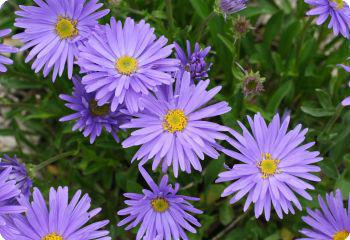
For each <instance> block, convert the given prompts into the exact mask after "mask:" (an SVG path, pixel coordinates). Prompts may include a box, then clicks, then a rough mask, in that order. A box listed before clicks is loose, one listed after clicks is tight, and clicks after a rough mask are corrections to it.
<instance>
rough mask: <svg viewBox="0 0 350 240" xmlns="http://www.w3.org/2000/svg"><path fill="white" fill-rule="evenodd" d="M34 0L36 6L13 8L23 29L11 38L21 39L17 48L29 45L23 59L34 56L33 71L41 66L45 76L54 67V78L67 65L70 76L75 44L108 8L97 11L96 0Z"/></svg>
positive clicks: (60, 73)
mask: <svg viewBox="0 0 350 240" xmlns="http://www.w3.org/2000/svg"><path fill="white" fill-rule="evenodd" d="M34 1H35V3H36V4H37V5H36V6H20V9H21V10H19V11H16V15H17V16H18V17H17V18H16V22H15V26H16V27H19V28H24V29H25V31H24V32H23V33H19V34H17V35H15V36H14V37H13V38H15V39H19V40H21V41H22V42H23V43H24V46H23V47H22V48H21V49H20V50H22V51H23V50H26V49H31V50H30V52H29V54H28V56H27V58H26V60H25V61H26V62H29V61H31V60H32V59H34V58H35V60H34V62H33V65H32V69H34V70H35V72H36V73H38V72H39V71H41V69H43V73H44V76H45V77H46V76H47V75H48V74H49V73H50V72H51V70H53V73H52V80H53V81H55V79H56V77H57V75H59V76H62V74H63V71H64V69H65V66H66V65H67V69H68V77H69V78H72V75H73V64H74V63H73V62H74V58H76V57H77V56H78V46H79V45H80V44H81V43H82V42H83V41H84V40H85V39H86V37H87V36H89V35H90V34H91V31H92V30H93V29H94V27H95V25H96V24H97V23H98V19H100V18H102V17H103V16H105V15H106V14H108V12H109V10H101V11H97V10H98V9H100V8H101V7H102V4H101V3H98V1H97V0H60V1H53V0H34ZM43 16H45V17H43Z"/></svg>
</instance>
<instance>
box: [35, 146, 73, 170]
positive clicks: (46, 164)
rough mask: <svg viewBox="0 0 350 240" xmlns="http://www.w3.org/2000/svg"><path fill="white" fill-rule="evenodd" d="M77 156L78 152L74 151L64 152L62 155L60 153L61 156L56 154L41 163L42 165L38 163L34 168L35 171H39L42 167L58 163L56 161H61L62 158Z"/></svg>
mask: <svg viewBox="0 0 350 240" xmlns="http://www.w3.org/2000/svg"><path fill="white" fill-rule="evenodd" d="M77 154H78V151H77V150H75V151H69V152H64V153H61V154H58V155H56V156H54V157H52V158H49V159H47V160H46V161H44V162H42V163H39V164H38V165H36V166H35V171H39V170H41V169H43V168H44V167H46V166H48V165H50V164H52V163H54V162H56V161H58V160H61V159H63V158H66V157H69V156H75V155H77Z"/></svg>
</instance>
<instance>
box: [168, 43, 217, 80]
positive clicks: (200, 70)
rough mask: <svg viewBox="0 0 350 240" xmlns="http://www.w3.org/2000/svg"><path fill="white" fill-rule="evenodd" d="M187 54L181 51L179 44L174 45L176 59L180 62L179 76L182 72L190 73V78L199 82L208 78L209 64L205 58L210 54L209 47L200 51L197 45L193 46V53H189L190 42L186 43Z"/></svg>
mask: <svg viewBox="0 0 350 240" xmlns="http://www.w3.org/2000/svg"><path fill="white" fill-rule="evenodd" d="M186 48H187V54H186V53H185V52H184V51H183V50H182V48H181V47H180V45H179V44H177V43H175V50H176V53H175V55H176V58H177V59H179V60H180V61H181V68H180V70H181V74H182V73H183V72H184V71H187V72H190V73H191V78H192V79H196V80H201V79H204V78H207V77H208V71H209V70H210V67H211V65H212V64H211V63H209V64H207V63H206V61H205V58H206V57H207V55H208V53H209V52H210V49H211V47H206V48H205V49H201V48H200V46H199V43H196V44H195V46H194V50H193V53H192V51H191V43H190V41H186Z"/></svg>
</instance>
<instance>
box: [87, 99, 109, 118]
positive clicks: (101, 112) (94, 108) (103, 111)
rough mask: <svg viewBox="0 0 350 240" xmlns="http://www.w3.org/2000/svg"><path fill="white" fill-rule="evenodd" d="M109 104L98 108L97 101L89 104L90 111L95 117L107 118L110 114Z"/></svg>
mask: <svg viewBox="0 0 350 240" xmlns="http://www.w3.org/2000/svg"><path fill="white" fill-rule="evenodd" d="M109 107H110V106H109V104H105V105H103V106H98V104H97V102H96V101H95V100H91V101H90V102H89V110H90V113H91V115H93V116H105V115H107V114H108V113H109Z"/></svg>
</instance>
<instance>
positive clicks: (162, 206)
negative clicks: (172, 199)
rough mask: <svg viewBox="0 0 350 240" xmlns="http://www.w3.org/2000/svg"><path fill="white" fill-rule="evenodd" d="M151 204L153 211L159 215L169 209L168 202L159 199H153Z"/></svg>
mask: <svg viewBox="0 0 350 240" xmlns="http://www.w3.org/2000/svg"><path fill="white" fill-rule="evenodd" d="M151 204H152V208H153V210H154V211H156V212H159V213H162V212H165V211H166V210H168V208H169V203H168V201H167V200H166V199H164V198H161V197H159V198H155V199H153V200H152V202H151Z"/></svg>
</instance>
